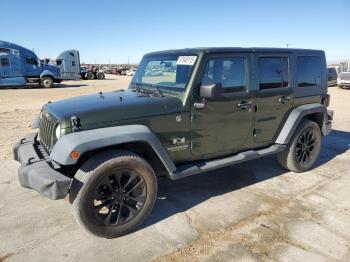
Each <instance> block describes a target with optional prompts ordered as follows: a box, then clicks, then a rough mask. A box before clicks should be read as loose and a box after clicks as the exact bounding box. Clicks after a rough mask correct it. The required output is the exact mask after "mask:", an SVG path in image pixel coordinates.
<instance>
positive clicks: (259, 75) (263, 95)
mask: <svg viewBox="0 0 350 262" xmlns="http://www.w3.org/2000/svg"><path fill="white" fill-rule="evenodd" d="M254 65H255V73H256V79H257V81H256V82H257V83H256V85H257V86H256V90H257V91H256V115H255V126H254V141H255V142H256V143H258V144H260V145H261V146H263V145H267V144H271V143H272V142H273V140H274V138H275V136H276V135H277V132H278V130H279V128H280V126H281V122H282V121H283V120H284V117H285V116H286V114H287V112H288V111H289V110H290V109H291V108H292V103H293V97H292V94H293V92H292V83H291V75H290V72H291V70H290V68H291V56H290V55H289V54H275V53H274V54H273V55H271V54H263V53H260V54H256V55H255V56H254Z"/></svg>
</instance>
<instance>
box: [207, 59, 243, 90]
mask: <svg viewBox="0 0 350 262" xmlns="http://www.w3.org/2000/svg"><path fill="white" fill-rule="evenodd" d="M216 83H220V84H221V85H222V87H223V90H224V93H233V92H242V91H245V90H247V58H245V57H231V58H214V59H210V60H209V61H208V64H207V68H206V70H205V74H204V76H203V79H202V84H203V85H206V84H216Z"/></svg>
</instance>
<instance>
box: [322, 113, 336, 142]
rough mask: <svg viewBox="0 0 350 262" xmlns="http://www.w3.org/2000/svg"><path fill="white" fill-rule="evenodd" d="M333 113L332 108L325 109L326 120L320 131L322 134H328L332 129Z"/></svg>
mask: <svg viewBox="0 0 350 262" xmlns="http://www.w3.org/2000/svg"><path fill="white" fill-rule="evenodd" d="M333 115H334V111H333V110H327V120H326V121H325V122H324V124H323V127H322V133H323V135H324V136H327V135H329V134H330V133H331V131H332V121H333Z"/></svg>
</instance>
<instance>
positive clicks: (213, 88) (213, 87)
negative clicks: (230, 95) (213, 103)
mask: <svg viewBox="0 0 350 262" xmlns="http://www.w3.org/2000/svg"><path fill="white" fill-rule="evenodd" d="M221 92H222V85H221V83H215V84H209V85H201V87H200V92H199V95H200V97H202V98H209V99H213V98H218V97H220V96H221Z"/></svg>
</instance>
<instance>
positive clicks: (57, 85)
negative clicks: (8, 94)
mask: <svg viewBox="0 0 350 262" xmlns="http://www.w3.org/2000/svg"><path fill="white" fill-rule="evenodd" d="M83 86H89V85H86V84H54V86H53V87H50V88H45V87H41V86H40V85H25V86H1V87H0V90H10V89H55V88H74V87H83Z"/></svg>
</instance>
